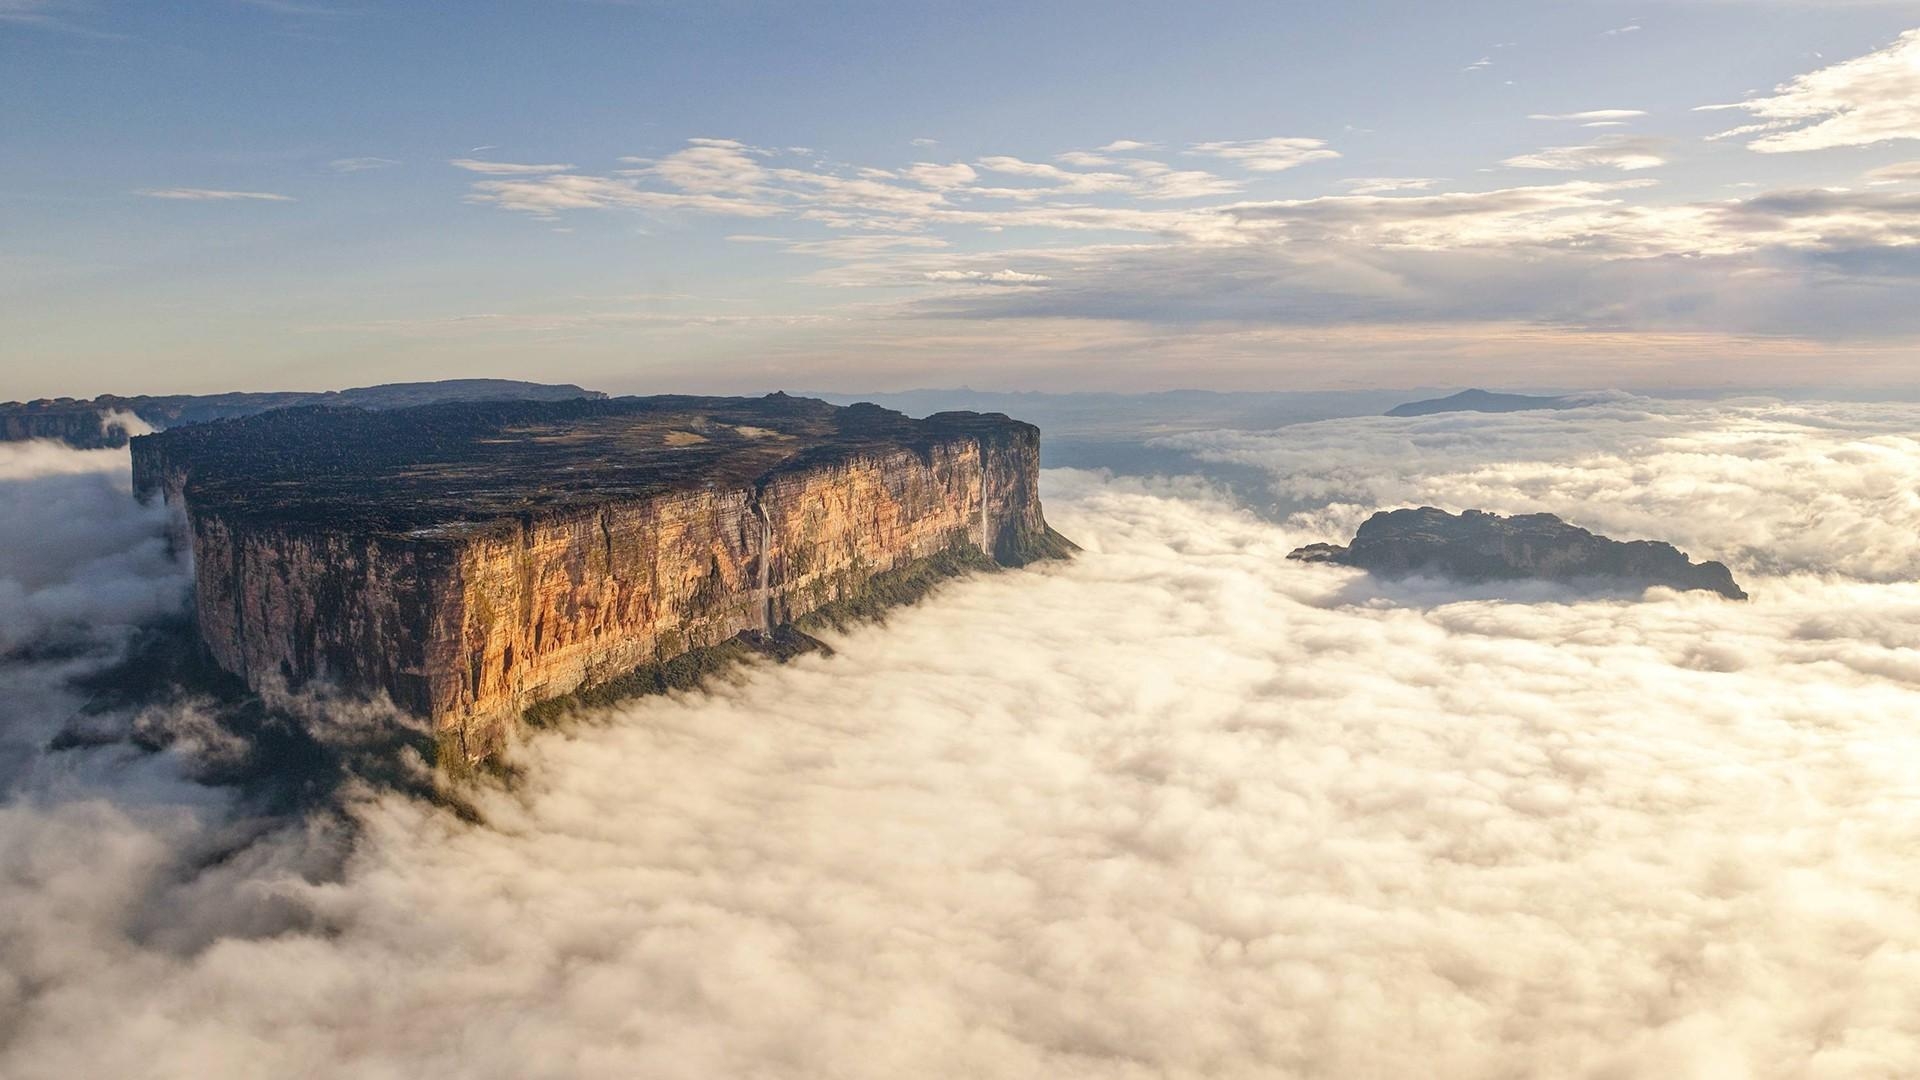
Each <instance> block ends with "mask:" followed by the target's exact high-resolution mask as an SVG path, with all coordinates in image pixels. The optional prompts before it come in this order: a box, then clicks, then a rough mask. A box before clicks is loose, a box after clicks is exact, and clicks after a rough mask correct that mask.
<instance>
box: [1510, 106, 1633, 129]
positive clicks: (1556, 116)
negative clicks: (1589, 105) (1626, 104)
mask: <svg viewBox="0 0 1920 1080" xmlns="http://www.w3.org/2000/svg"><path fill="white" fill-rule="evenodd" d="M1645 115H1647V113H1646V112H1645V110H1642V109H1588V110H1586V111H1585V112H1570V113H1528V114H1527V119H1529V120H1575V121H1581V120H1584V121H1588V122H1589V126H1591V124H1592V123H1610V122H1619V121H1625V120H1637V119H1639V118H1641V117H1643V116H1645Z"/></svg>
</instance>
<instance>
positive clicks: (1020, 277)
mask: <svg viewBox="0 0 1920 1080" xmlns="http://www.w3.org/2000/svg"><path fill="white" fill-rule="evenodd" d="M922 276H923V277H925V278H926V279H927V280H928V281H938V282H969V283H973V284H978V285H1038V284H1040V283H1042V282H1045V281H1051V280H1053V279H1052V278H1049V277H1048V276H1047V275H1045V274H1023V273H1021V272H1019V271H1018V270H929V271H927V272H926V273H925V274H923V275H922Z"/></svg>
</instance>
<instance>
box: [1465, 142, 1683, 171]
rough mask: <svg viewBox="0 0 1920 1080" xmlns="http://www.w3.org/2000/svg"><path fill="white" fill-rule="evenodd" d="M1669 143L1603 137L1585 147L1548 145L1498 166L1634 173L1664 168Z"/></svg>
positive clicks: (1507, 160) (1511, 158) (1508, 159)
mask: <svg viewBox="0 0 1920 1080" xmlns="http://www.w3.org/2000/svg"><path fill="white" fill-rule="evenodd" d="M1667 146H1668V142H1667V140H1665V139H1661V138H1655V137H1652V136H1626V135H1602V136H1600V137H1599V138H1598V139H1596V140H1595V141H1594V142H1592V143H1589V144H1588V145H1586V146H1549V147H1545V148H1543V149H1540V150H1536V151H1534V152H1533V153H1531V154H1519V155H1516V156H1514V157H1510V158H1507V159H1506V160H1504V161H1502V162H1501V163H1500V164H1502V165H1506V166H1509V167H1511V168H1516V169H1554V170H1559V171H1563V172H1573V171H1577V170H1581V169H1619V170H1621V171H1622V172H1633V171H1635V170H1639V169H1652V168H1657V167H1658V166H1661V165H1665V164H1666V163H1667V159H1666V157H1665V154H1666V151H1667Z"/></svg>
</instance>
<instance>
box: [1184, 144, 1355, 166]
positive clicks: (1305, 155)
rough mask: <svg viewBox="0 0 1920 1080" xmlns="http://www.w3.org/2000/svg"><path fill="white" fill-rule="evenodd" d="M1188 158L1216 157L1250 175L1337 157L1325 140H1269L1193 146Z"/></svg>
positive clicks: (1336, 152) (1335, 151)
mask: <svg viewBox="0 0 1920 1080" xmlns="http://www.w3.org/2000/svg"><path fill="white" fill-rule="evenodd" d="M1186 152H1187V153H1188V154H1195V155H1199V156H1202V157H1216V158H1220V159H1222V160H1225V161H1230V162H1232V163H1234V164H1235V165H1238V166H1240V167H1241V168H1243V169H1250V170H1252V171H1253V172H1284V171H1286V170H1287V169H1294V168H1298V167H1300V166H1302V165H1306V164H1310V163H1312V162H1315V161H1331V160H1333V159H1334V158H1337V157H1339V156H1340V152H1339V151H1338V150H1334V149H1332V148H1330V147H1329V146H1327V142H1326V140H1325V139H1303V138H1286V137H1279V138H1271V139H1244V140H1237V141H1224V142H1203V143H1195V144H1193V145H1192V146H1189V147H1187V150H1186Z"/></svg>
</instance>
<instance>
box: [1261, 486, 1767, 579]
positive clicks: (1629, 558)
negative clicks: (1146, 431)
mask: <svg viewBox="0 0 1920 1080" xmlns="http://www.w3.org/2000/svg"><path fill="white" fill-rule="evenodd" d="M1287 558H1289V559H1297V560H1300V561H1303V562H1332V563H1340V564H1343V565H1346V566H1357V567H1360V568H1361V569H1363V570H1368V571H1371V572H1372V573H1375V574H1379V575H1381V576H1383V577H1406V576H1409V575H1413V574H1425V575H1431V576H1435V577H1445V578H1451V579H1453V580H1455V581H1467V582H1482V581H1499V580H1513V579H1519V578H1540V579H1543V580H1548V581H1567V582H1577V581H1600V582H1607V583H1614V584H1621V585H1629V586H1633V587H1636V588H1646V587H1649V586H1655V585H1660V586H1665V587H1667V588H1670V589H1681V590H1687V589H1704V590H1707V591H1709V592H1716V593H1719V594H1720V595H1721V596H1724V597H1727V598H1728V599H1730V600H1745V599H1746V598H1747V594H1746V592H1745V591H1743V590H1742V589H1741V588H1740V586H1739V585H1737V584H1735V582H1734V580H1733V573H1732V572H1731V571H1729V570H1728V569H1727V568H1726V566H1725V564H1723V563H1717V562H1706V563H1696V562H1694V561H1692V560H1690V559H1688V558H1687V556H1686V554H1685V553H1684V552H1681V551H1680V550H1678V549H1677V548H1675V547H1674V546H1673V545H1672V544H1665V543H1661V542H1660V541H1658V540H1627V541H1621V540H1610V539H1608V538H1607V537H1604V536H1599V535H1596V534H1594V533H1591V532H1588V531H1587V530H1585V529H1582V528H1580V527H1578V526H1576V525H1569V524H1567V523H1566V522H1564V521H1562V520H1560V519H1559V518H1557V517H1555V516H1554V515H1552V514H1519V515H1515V516H1513V517H1502V516H1500V515H1499V514H1489V513H1487V512H1485V511H1482V510H1468V511H1466V512H1465V513H1461V514H1449V513H1447V512H1446V511H1445V510H1440V509H1437V508H1435V507H1431V506H1423V507H1420V508H1418V509H1406V510H1390V511H1382V512H1380V513H1377V514H1375V515H1373V516H1372V517H1370V518H1368V519H1367V520H1366V521H1365V522H1363V523H1362V524H1361V526H1360V528H1359V531H1357V532H1356V533H1355V534H1354V537H1353V543H1351V544H1348V545H1345V546H1342V545H1339V544H1309V545H1307V546H1306V547H1303V548H1300V549H1298V550H1296V551H1294V552H1293V553H1292V554H1290V555H1288V556H1287Z"/></svg>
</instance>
